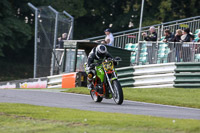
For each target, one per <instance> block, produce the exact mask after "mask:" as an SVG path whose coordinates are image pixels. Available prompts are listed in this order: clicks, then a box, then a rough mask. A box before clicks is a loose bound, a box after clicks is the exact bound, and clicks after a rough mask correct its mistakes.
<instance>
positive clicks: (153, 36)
mask: <svg viewBox="0 0 200 133" xmlns="http://www.w3.org/2000/svg"><path fill="white" fill-rule="evenodd" d="M149 32H150V34H149V35H147V33H146V32H143V33H142V36H143V37H144V40H145V41H157V33H156V29H155V27H154V26H151V27H150V28H149Z"/></svg>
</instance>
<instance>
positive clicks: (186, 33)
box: [181, 28, 192, 62]
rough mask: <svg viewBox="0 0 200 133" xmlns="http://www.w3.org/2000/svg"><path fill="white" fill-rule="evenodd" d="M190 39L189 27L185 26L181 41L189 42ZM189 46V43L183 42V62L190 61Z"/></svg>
mask: <svg viewBox="0 0 200 133" xmlns="http://www.w3.org/2000/svg"><path fill="white" fill-rule="evenodd" d="M190 41H191V35H190V29H189V28H187V29H185V30H184V31H183V35H182V36H181V42H190ZM191 56H192V55H191V48H190V45H189V44H183V45H182V57H183V62H189V61H191Z"/></svg>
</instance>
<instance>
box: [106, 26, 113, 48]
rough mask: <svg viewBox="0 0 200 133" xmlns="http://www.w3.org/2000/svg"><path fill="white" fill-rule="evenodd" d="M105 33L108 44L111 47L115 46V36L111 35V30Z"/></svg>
mask: <svg viewBox="0 0 200 133" xmlns="http://www.w3.org/2000/svg"><path fill="white" fill-rule="evenodd" d="M104 32H105V34H106V38H105V41H106V44H107V45H109V46H113V45H114V37H113V34H112V33H111V30H110V29H106V30H105V31H104Z"/></svg>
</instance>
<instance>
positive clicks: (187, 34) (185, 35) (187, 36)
mask: <svg viewBox="0 0 200 133" xmlns="http://www.w3.org/2000/svg"><path fill="white" fill-rule="evenodd" d="M190 37H191V35H190V29H189V28H187V29H185V30H184V31H183V35H182V36H181V42H190Z"/></svg>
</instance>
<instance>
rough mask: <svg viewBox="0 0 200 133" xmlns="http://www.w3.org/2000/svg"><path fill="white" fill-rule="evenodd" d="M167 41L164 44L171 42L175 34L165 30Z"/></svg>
mask: <svg viewBox="0 0 200 133" xmlns="http://www.w3.org/2000/svg"><path fill="white" fill-rule="evenodd" d="M164 34H165V39H164V40H163V42H171V41H172V40H173V39H174V34H173V33H171V32H170V30H169V29H166V30H165V33H164Z"/></svg>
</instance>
